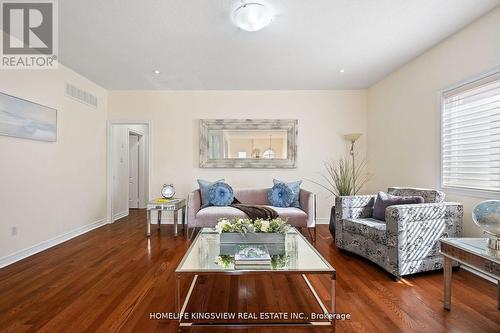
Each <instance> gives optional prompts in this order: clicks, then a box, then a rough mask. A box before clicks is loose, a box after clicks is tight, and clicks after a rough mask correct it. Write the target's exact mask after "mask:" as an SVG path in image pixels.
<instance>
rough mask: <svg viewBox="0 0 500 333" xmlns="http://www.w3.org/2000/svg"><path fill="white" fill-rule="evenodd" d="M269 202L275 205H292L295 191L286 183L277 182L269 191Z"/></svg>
mask: <svg viewBox="0 0 500 333" xmlns="http://www.w3.org/2000/svg"><path fill="white" fill-rule="evenodd" d="M267 198H268V199H269V203H270V204H271V205H272V206H275V207H290V205H291V204H292V203H293V199H294V195H293V191H292V189H291V188H290V186H288V185H287V184H285V183H281V182H280V183H276V184H275V185H274V186H273V188H271V189H270V190H269V192H268V193H267Z"/></svg>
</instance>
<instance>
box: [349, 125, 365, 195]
mask: <svg viewBox="0 0 500 333" xmlns="http://www.w3.org/2000/svg"><path fill="white" fill-rule="evenodd" d="M361 135H363V134H362V133H349V134H346V135H344V139H346V140H347V141H349V142H350V143H351V151H350V154H351V158H352V191H353V193H352V194H353V195H354V194H356V165H355V164H354V144H355V143H356V141H357V140H358V139H359V137H360V136H361Z"/></svg>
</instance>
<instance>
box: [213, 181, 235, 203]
mask: <svg viewBox="0 0 500 333" xmlns="http://www.w3.org/2000/svg"><path fill="white" fill-rule="evenodd" d="M208 200H209V203H210V204H211V205H214V206H229V205H230V204H232V203H233V200H234V193H233V189H232V188H231V186H229V185H228V184H226V183H223V182H217V183H215V184H212V186H210V187H209V188H208Z"/></svg>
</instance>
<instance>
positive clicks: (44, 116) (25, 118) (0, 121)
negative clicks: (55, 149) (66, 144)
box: [0, 93, 57, 142]
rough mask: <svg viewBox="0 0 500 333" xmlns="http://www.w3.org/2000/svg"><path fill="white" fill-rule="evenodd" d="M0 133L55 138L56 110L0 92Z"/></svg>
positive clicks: (28, 137)
mask: <svg viewBox="0 0 500 333" xmlns="http://www.w3.org/2000/svg"><path fill="white" fill-rule="evenodd" d="M0 135H6V136H12V137H17V138H25V139H32V140H39V141H49V142H55V141H56V140H57V110H55V109H52V108H49V107H46V106H43V105H40V104H37V103H33V102H30V101H27V100H24V99H21V98H17V97H14V96H10V95H7V94H3V93H0Z"/></svg>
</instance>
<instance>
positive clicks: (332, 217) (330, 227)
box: [329, 206, 335, 239]
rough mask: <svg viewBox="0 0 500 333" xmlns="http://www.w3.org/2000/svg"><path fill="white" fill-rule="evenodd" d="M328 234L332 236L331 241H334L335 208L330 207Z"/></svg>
mask: <svg viewBox="0 0 500 333" xmlns="http://www.w3.org/2000/svg"><path fill="white" fill-rule="evenodd" d="M329 229H330V233H331V234H332V236H333V239H335V206H332V209H331V210H330V225H329Z"/></svg>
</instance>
